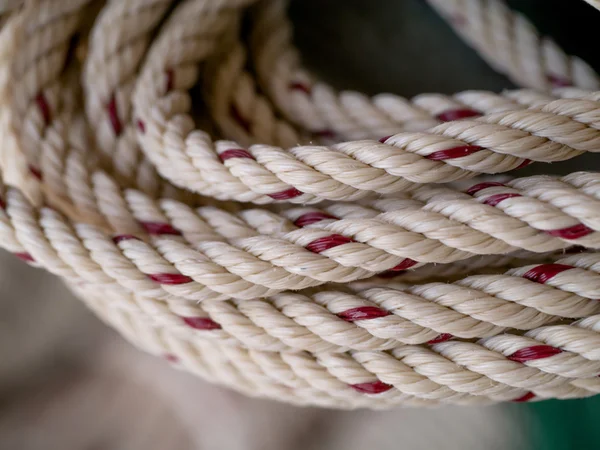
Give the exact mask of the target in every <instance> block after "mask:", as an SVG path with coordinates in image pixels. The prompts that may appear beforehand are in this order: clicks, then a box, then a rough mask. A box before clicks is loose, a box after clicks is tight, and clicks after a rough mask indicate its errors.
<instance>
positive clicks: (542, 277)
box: [523, 264, 574, 284]
mask: <svg viewBox="0 0 600 450" xmlns="http://www.w3.org/2000/svg"><path fill="white" fill-rule="evenodd" d="M569 269H574V267H573V266H567V265H566V264H542V265H539V266H537V267H534V268H533V269H530V270H528V271H527V272H526V273H525V274H524V275H523V278H526V279H528V280H531V281H535V282H536V283H540V284H544V283H547V282H548V281H550V280H551V279H552V278H554V277H555V276H556V275H558V274H559V273H561V272H564V271H565V270H569Z"/></svg>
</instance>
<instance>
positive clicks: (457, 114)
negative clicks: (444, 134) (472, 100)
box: [437, 108, 481, 122]
mask: <svg viewBox="0 0 600 450" xmlns="http://www.w3.org/2000/svg"><path fill="white" fill-rule="evenodd" d="M478 116H481V113H480V112H479V111H475V110H474V109H468V108H462V109H449V110H447V111H444V112H443V113H441V114H438V115H437V119H438V120H441V121H442V122H450V121H452V120H460V119H468V118H469V117H478Z"/></svg>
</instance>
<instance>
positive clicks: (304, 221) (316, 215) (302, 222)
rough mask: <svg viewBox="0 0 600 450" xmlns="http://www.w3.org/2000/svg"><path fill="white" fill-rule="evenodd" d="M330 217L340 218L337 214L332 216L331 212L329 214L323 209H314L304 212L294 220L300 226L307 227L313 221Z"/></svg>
mask: <svg viewBox="0 0 600 450" xmlns="http://www.w3.org/2000/svg"><path fill="white" fill-rule="evenodd" d="M329 219H336V220H337V219H338V218H337V217H335V216H332V215H331V214H327V213H324V212H321V211H312V212H308V213H306V214H302V215H301V216H300V217H298V218H297V219H296V220H294V225H296V226H297V227H298V228H302V227H306V226H308V225H312V224H313V223H317V222H321V221H322V220H329Z"/></svg>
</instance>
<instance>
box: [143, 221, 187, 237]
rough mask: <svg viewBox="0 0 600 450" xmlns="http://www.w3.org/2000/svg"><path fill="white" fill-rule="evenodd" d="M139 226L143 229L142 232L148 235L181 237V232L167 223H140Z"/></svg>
mask: <svg viewBox="0 0 600 450" xmlns="http://www.w3.org/2000/svg"><path fill="white" fill-rule="evenodd" d="M140 225H141V226H142V227H144V230H146V232H147V233H148V234H153V235H157V236H159V235H165V234H166V235H170V236H181V231H179V230H178V229H177V228H175V227H174V226H173V225H171V224H169V223H163V222H140Z"/></svg>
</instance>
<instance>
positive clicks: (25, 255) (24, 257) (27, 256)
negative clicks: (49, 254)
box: [13, 252, 35, 262]
mask: <svg viewBox="0 0 600 450" xmlns="http://www.w3.org/2000/svg"><path fill="white" fill-rule="evenodd" d="M13 254H14V255H15V256H16V257H17V258H19V259H20V260H21V261H25V262H35V259H34V258H33V256H31V255H30V254H29V253H25V252H23V253H21V252H19V253H13Z"/></svg>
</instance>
